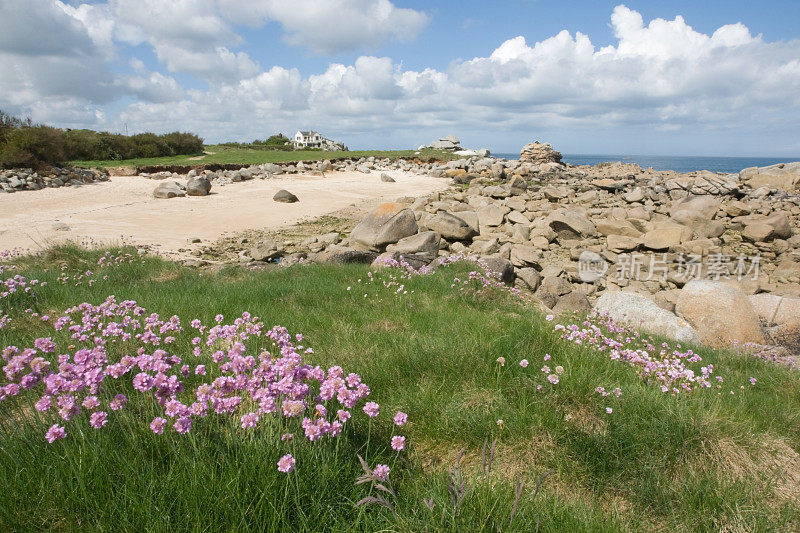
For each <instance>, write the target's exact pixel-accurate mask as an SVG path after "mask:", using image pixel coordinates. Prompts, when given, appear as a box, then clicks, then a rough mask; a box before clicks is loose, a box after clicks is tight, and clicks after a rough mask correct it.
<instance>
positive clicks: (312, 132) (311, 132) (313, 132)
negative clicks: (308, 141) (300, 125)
mask: <svg viewBox="0 0 800 533" xmlns="http://www.w3.org/2000/svg"><path fill="white" fill-rule="evenodd" d="M315 133H317V132H316V131H301V132H300V135H302V136H303V137H311V136H312V135H314V134H315Z"/></svg>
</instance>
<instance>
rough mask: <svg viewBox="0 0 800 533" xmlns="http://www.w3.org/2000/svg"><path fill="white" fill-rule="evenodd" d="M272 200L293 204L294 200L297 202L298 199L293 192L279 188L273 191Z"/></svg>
mask: <svg viewBox="0 0 800 533" xmlns="http://www.w3.org/2000/svg"><path fill="white" fill-rule="evenodd" d="M272 199H273V200H275V201H276V202H282V203H284V204H293V203H295V202H299V201H300V199H299V198H297V196H295V195H294V194H292V193H290V192H289V191H287V190H286V189H281V190H279V191H278V192H276V193H275V196H273V197H272Z"/></svg>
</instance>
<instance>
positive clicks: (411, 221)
mask: <svg viewBox="0 0 800 533" xmlns="http://www.w3.org/2000/svg"><path fill="white" fill-rule="evenodd" d="M418 230H419V228H418V226H417V221H416V218H415V217H414V212H413V211H412V210H411V209H409V208H408V206H407V205H406V204H401V203H386V204H381V205H379V206H378V207H377V209H375V211H373V212H372V213H370V214H369V215H367V217H366V218H364V220H362V221H361V222H359V224H358V226H356V227H355V228H353V231H352V232H351V233H350V238H351V239H352V240H354V241H355V242H357V243H359V244H361V245H363V246H365V247H367V248H368V249H370V250H372V251H375V252H380V251H383V250H384V249H385V248H386V246H387V245H389V244H394V243H396V242H397V241H399V240H400V239H402V238H404V237H410V236H411V235H415V234H416V233H417V231H418Z"/></svg>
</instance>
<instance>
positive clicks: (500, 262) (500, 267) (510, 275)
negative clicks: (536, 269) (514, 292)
mask: <svg viewBox="0 0 800 533" xmlns="http://www.w3.org/2000/svg"><path fill="white" fill-rule="evenodd" d="M479 264H481V265H485V266H486V270H487V271H488V272H494V273H495V274H496V275H497V276H498V278H499V279H500V281H502V282H503V283H507V284H509V285H510V284H512V283H514V265H512V264H511V261H508V260H507V259H502V258H500V257H481V258H480V260H479Z"/></svg>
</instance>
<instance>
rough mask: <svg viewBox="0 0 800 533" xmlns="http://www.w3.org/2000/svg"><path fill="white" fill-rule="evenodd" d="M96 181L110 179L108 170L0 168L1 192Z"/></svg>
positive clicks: (79, 184)
mask: <svg viewBox="0 0 800 533" xmlns="http://www.w3.org/2000/svg"><path fill="white" fill-rule="evenodd" d="M96 181H108V172H106V171H105V170H95V169H92V170H90V169H85V168H74V167H63V168H62V167H50V168H48V169H46V170H33V169H30V168H17V169H12V170H0V193H3V192H6V193H11V192H17V191H38V190H39V189H45V188H54V187H79V186H81V185H84V184H86V183H94V182H96Z"/></svg>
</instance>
